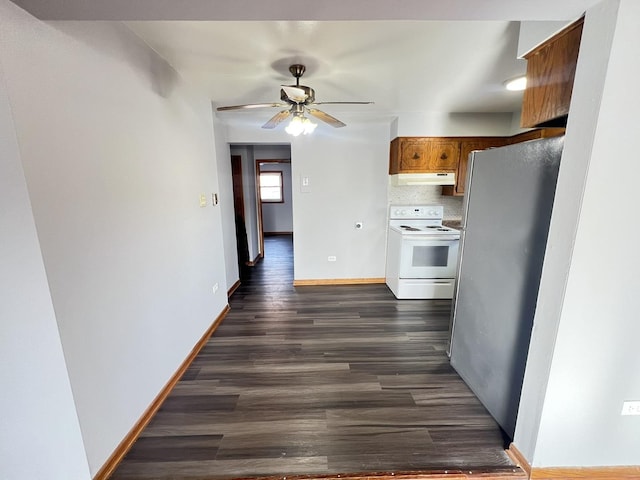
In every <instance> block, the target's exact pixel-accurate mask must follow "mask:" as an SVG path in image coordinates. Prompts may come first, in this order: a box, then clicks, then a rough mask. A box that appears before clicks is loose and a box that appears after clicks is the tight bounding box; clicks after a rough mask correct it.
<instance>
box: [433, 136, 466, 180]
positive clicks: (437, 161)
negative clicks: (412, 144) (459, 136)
mask: <svg viewBox="0 0 640 480" xmlns="http://www.w3.org/2000/svg"><path fill="white" fill-rule="evenodd" d="M428 156H429V165H428V168H429V171H433V172H455V171H456V170H457V168H458V159H459V158H460V142H459V141H458V140H444V139H432V140H431V141H430V142H429V150H428Z"/></svg>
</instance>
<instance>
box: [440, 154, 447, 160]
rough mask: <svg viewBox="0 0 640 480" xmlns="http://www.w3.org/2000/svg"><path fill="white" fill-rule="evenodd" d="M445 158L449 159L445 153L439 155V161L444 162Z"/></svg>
mask: <svg viewBox="0 0 640 480" xmlns="http://www.w3.org/2000/svg"><path fill="white" fill-rule="evenodd" d="M447 158H449V155H447V154H446V153H443V154H442V155H440V160H446V159H447Z"/></svg>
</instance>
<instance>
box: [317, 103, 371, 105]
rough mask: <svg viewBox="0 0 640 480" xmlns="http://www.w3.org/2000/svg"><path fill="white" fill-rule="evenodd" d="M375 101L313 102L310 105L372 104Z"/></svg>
mask: <svg viewBox="0 0 640 480" xmlns="http://www.w3.org/2000/svg"><path fill="white" fill-rule="evenodd" d="M373 103H374V102H313V103H310V104H309V105H371V104H373Z"/></svg>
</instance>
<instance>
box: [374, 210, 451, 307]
mask: <svg viewBox="0 0 640 480" xmlns="http://www.w3.org/2000/svg"><path fill="white" fill-rule="evenodd" d="M443 216H444V208H443V207H442V206H440V205H437V206H434V205H392V206H391V207H390V209H389V234H388V237H387V262H386V282H387V285H388V286H389V288H390V289H391V291H392V292H393V294H394V295H395V296H396V297H397V298H400V299H411V298H414V299H417V298H453V289H454V284H455V275H456V264H457V261H458V244H459V242H460V232H459V231H458V230H456V229H453V228H449V227H445V226H443V225H442V219H443Z"/></svg>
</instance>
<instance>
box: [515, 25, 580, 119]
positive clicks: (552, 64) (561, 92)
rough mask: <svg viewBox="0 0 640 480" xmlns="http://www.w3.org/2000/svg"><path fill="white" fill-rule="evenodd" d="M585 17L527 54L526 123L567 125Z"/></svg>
mask: <svg viewBox="0 0 640 480" xmlns="http://www.w3.org/2000/svg"><path fill="white" fill-rule="evenodd" d="M583 21H584V19H580V20H578V21H577V22H575V23H573V24H571V25H569V26H568V27H567V28H565V29H564V30H562V31H560V32H558V33H557V34H556V35H554V36H553V37H551V38H550V39H549V40H548V41H546V42H545V43H543V44H542V45H540V46H538V47H537V48H535V49H534V50H532V51H531V52H529V53H528V54H527V55H525V58H526V59H527V88H526V89H525V91H524V97H523V100H522V116H521V119H520V124H521V125H522V126H523V127H545V126H546V127H563V126H565V125H566V121H567V115H568V113H569V104H570V102H571V93H572V91H573V79H574V76H575V73H576V64H577V61H578V51H579V50H580V39H581V37H582V25H583Z"/></svg>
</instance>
